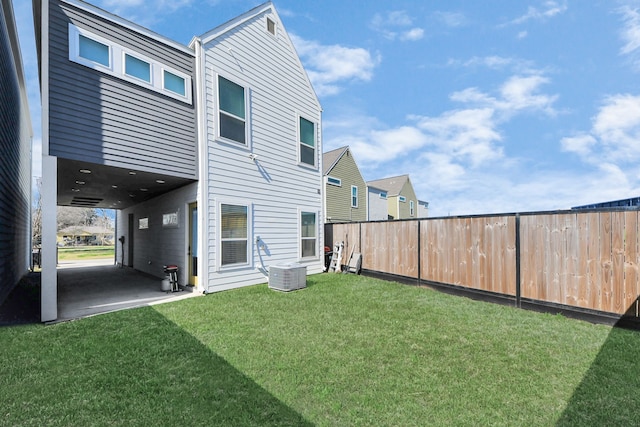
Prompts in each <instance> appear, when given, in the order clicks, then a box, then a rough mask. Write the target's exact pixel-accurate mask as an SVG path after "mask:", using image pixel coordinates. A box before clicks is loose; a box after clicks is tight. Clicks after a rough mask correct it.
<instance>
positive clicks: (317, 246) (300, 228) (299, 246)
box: [298, 208, 320, 261]
mask: <svg viewBox="0 0 640 427" xmlns="http://www.w3.org/2000/svg"><path fill="white" fill-rule="evenodd" d="M303 213H311V214H314V215H315V216H316V228H315V230H316V235H315V237H314V239H315V241H316V244H315V253H316V254H315V255H314V256H308V257H303V256H302V240H303V239H307V240H310V238H309V237H302V214H303ZM319 220H320V212H318V211H317V210H315V209H305V208H298V260H299V261H310V260H317V259H319V258H320V247H319V240H320V225H319V224H318V223H319Z"/></svg>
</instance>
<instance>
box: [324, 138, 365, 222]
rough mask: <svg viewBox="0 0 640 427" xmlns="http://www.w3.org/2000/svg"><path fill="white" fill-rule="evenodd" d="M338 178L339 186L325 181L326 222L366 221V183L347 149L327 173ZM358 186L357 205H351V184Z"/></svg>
mask: <svg viewBox="0 0 640 427" xmlns="http://www.w3.org/2000/svg"><path fill="white" fill-rule="evenodd" d="M328 175H329V176H332V177H334V178H340V179H341V180H342V185H341V186H339V187H338V186H336V185H332V184H327V183H325V189H326V190H325V198H326V203H327V219H326V221H327V222H345V221H366V220H367V184H366V182H365V181H364V179H363V178H362V175H361V174H360V170H358V166H357V165H356V162H355V160H354V159H353V155H352V154H351V151H350V150H347V151H346V152H345V153H344V154H343V155H342V157H340V160H338V163H336V165H335V166H334V167H333V169H331V170H330V171H329V173H328ZM352 185H355V186H356V187H358V207H357V208H352V207H351V186H352Z"/></svg>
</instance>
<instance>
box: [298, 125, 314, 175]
mask: <svg viewBox="0 0 640 427" xmlns="http://www.w3.org/2000/svg"><path fill="white" fill-rule="evenodd" d="M298 135H299V136H298V139H299V143H300V163H303V164H306V165H309V166H314V167H315V165H316V125H315V123H313V122H312V121H309V120H307V119H305V118H304V117H300V118H299V122H298Z"/></svg>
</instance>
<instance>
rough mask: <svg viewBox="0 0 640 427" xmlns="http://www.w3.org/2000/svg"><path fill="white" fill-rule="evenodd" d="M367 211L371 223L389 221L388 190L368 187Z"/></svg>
mask: <svg viewBox="0 0 640 427" xmlns="http://www.w3.org/2000/svg"><path fill="white" fill-rule="evenodd" d="M367 209H368V215H369V218H368V220H369V221H386V220H388V219H389V206H388V202H387V190H383V189H382V188H376V187H373V186H371V185H367Z"/></svg>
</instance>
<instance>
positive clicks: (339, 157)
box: [322, 145, 362, 175]
mask: <svg viewBox="0 0 640 427" xmlns="http://www.w3.org/2000/svg"><path fill="white" fill-rule="evenodd" d="M348 149H349V146H348V145H345V146H344V147H340V148H336V149H335V150H331V151H338V150H342V153H340V155H339V156H338V157H336V160H335V161H334V162H333V164H332V165H331V167H330V168H329V169H327V172H326V173H325V174H324V175H329V172H331V171H332V170H333V168H334V167H336V165H337V164H338V162H339V161H340V159H341V158H342V156H344V153H346V152H347V150H348ZM331 151H327V152H326V153H322V156H323V157H324V155H325V154H329V153H331ZM357 166H358V165H356V167H357ZM360 175H362V174H360Z"/></svg>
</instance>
